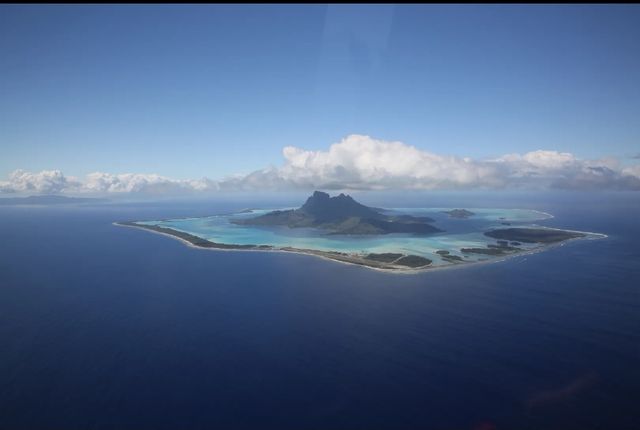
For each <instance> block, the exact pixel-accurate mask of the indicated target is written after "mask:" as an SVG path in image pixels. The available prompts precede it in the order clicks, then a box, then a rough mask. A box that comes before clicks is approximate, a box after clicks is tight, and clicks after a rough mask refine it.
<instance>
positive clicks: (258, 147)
mask: <svg viewBox="0 0 640 430" xmlns="http://www.w3.org/2000/svg"><path fill="white" fill-rule="evenodd" d="M639 42H640V7H639V6H637V5H631V6H572V7H570V6H553V5H537V6H433V5H423V6H408V5H405V6H336V5H334V6H322V5H314V6H240V7H232V6H212V5H205V6H176V5H167V6H48V5H32V6H25V7H22V6H12V5H3V6H0V147H1V151H2V152H1V153H2V156H1V157H0V178H3V177H5V176H7V175H8V174H9V173H10V172H12V171H14V170H15V169H25V170H28V171H34V172H35V171H40V170H47V169H59V170H61V171H63V172H64V173H65V174H66V175H74V176H82V175H86V174H88V173H91V172H95V171H102V172H113V173H125V172H141V173H157V174H160V175H165V176H168V177H172V178H176V179H189V178H201V177H205V176H206V177H209V178H222V177H225V176H227V175H231V174H236V173H249V172H252V171H255V170H257V169H261V168H264V167H265V166H269V165H274V166H280V165H281V164H282V163H283V155H282V149H283V148H284V147H286V146H295V147H298V148H303V149H307V150H327V148H328V147H329V145H330V144H332V143H335V142H339V141H340V140H341V139H343V138H345V137H346V136H348V135H351V134H359V135H369V136H372V137H374V138H376V139H382V140H388V141H396V140H397V141H402V142H404V143H406V144H407V145H412V146H414V147H416V148H418V149H420V150H424V151H429V152H432V153H436V154H444V155H452V156H458V157H472V158H474V159H486V158H495V157H499V156H502V155H504V154H509V153H520V154H524V153H527V152H531V151H536V150H541V149H546V150H553V151H558V152H569V153H572V154H573V155H575V156H576V157H579V158H589V159H595V158H600V157H616V158H617V159H619V160H620V161H621V162H622V163H623V164H625V163H628V162H629V160H630V157H631V156H632V155H635V154H637V153H639V152H640V121H638V118H640V54H639V50H638V43H639Z"/></svg>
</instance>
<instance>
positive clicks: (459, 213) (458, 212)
mask: <svg viewBox="0 0 640 430" xmlns="http://www.w3.org/2000/svg"><path fill="white" fill-rule="evenodd" d="M444 213H446V214H447V215H449V218H469V217H470V216H473V215H475V214H474V213H473V212H471V211H468V210H466V209H452V210H450V211H444Z"/></svg>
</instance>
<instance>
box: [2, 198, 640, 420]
mask: <svg viewBox="0 0 640 430" xmlns="http://www.w3.org/2000/svg"><path fill="white" fill-rule="evenodd" d="M389 199H391V197H390V196H389V195H377V194H374V195H366V196H363V198H362V202H363V203H366V204H371V205H376V206H385V205H386V206H400V205H402V206H403V207H408V206H410V205H412V204H413V205H414V206H416V207H425V206H433V207H465V206H466V207H507V208H513V207H522V208H531V209H537V210H541V211H545V212H549V213H551V214H553V215H555V218H553V219H550V220H546V221H544V222H541V224H542V225H546V226H557V227H561V228H569V229H576V230H585V231H592V232H598V233H605V234H607V235H609V237H608V238H607V239H602V240H592V241H578V242H575V243H569V244H567V245H565V246H562V247H556V248H553V249H550V250H548V251H545V252H542V253H538V254H534V255H526V256H519V257H516V258H513V259H510V260H508V261H505V262H501V263H495V264H487V265H478V266H468V267H463V268H456V269H450V270H442V271H436V272H426V273H421V274H416V275H398V274H385V273H380V272H377V271H372V270H369V269H366V268H362V267H356V266H349V265H344V264H339V263H335V262H331V261H324V260H321V259H318V258H315V257H313V256H304V255H289V254H283V253H259V252H214V251H206V250H199V249H194V248H190V247H187V246H185V245H183V244H182V243H180V242H179V241H177V240H173V239H171V238H168V237H164V236H161V235H157V234H152V233H149V232H146V231H142V230H139V229H133V228H123V227H117V226H114V225H112V222H114V221H122V220H140V219H161V218H172V217H179V216H204V215H212V214H215V213H225V212H229V211H233V210H238V209H241V208H244V207H251V206H255V204H252V202H250V201H242V199H234V200H230V199H228V200H225V199H222V198H220V199H215V200H212V201H210V202H207V201H203V200H200V201H198V202H188V201H186V200H183V201H179V202H169V201H165V202H161V203H126V204H125V203H113V204H95V205H85V206H73V207H68V206H58V207H0V428H1V429H166V428H179V429H213V428H219V429H255V428H273V429H443V430H444V429H478V430H479V429H482V430H488V429H524V430H526V429H638V428H640V195H638V194H633V193H584V194H575V193H554V194H535V195H525V194H522V195H516V194H510V195H503V194H498V193H493V194H488V195H481V194H464V195H462V194H456V195H446V194H436V195H434V196H432V197H429V195H420V198H419V199H416V195H413V194H405V195H403V196H402V197H401V198H400V197H396V198H395V201H389ZM412 199H413V200H412ZM418 200H419V201H418ZM258 203H259V204H261V205H262V206H264V203H265V202H264V201H262V202H258ZM283 203H286V204H287V205H290V206H296V205H298V204H300V203H301V201H300V200H299V198H298V197H296V198H295V199H294V198H292V197H291V198H289V197H288V196H282V195H281V196H280V197H279V201H277V202H275V201H274V207H281V206H282V205H283Z"/></svg>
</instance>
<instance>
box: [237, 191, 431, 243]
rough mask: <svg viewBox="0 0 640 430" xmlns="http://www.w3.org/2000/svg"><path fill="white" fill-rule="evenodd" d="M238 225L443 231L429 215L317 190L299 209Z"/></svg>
mask: <svg viewBox="0 0 640 430" xmlns="http://www.w3.org/2000/svg"><path fill="white" fill-rule="evenodd" d="M231 222H232V223H234V224H239V225H252V226H287V227H289V228H303V227H307V228H308V227H313V228H316V229H320V230H323V231H325V232H326V233H328V234H348V235H376V234H389V233H413V234H421V235H423V234H431V233H437V232H441V231H442V230H440V229H438V228H436V227H434V226H433V225H431V224H430V223H432V222H434V220H433V219H432V218H429V217H415V216H410V215H397V216H393V215H385V214H383V213H381V212H380V210H379V209H374V208H370V207H368V206H365V205H363V204H361V203H358V202H356V201H355V200H354V199H353V198H352V197H351V196H347V195H345V194H340V195H338V196H336V197H330V196H329V194H327V193H323V192H321V191H316V192H314V193H313V195H312V196H311V197H309V198H308V199H307V201H306V202H305V203H304V204H303V205H302V206H301V207H300V208H298V209H290V210H286V211H273V212H269V213H267V214H264V215H260V216H257V217H254V218H248V219H247V218H242V219H234V220H232V221H231Z"/></svg>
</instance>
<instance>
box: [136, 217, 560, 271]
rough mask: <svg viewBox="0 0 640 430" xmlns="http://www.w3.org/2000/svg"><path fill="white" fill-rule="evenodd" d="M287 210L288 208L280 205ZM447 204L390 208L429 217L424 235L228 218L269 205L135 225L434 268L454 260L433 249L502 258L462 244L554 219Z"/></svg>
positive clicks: (482, 243)
mask: <svg viewBox="0 0 640 430" xmlns="http://www.w3.org/2000/svg"><path fill="white" fill-rule="evenodd" d="M284 209H289V208H284ZM450 209H451V208H393V209H385V213H389V214H409V215H422V216H429V217H431V218H433V219H434V220H435V222H434V223H433V225H434V226H436V227H438V228H439V229H441V230H444V231H443V232H442V233H436V234H431V235H427V236H416V235H410V234H386V235H378V236H351V235H349V236H347V235H329V234H326V233H324V232H323V231H322V230H318V229H313V228H308V229H307V228H294V229H292V228H288V227H273V226H269V227H256V226H241V225H236V224H233V223H231V222H230V220H232V219H237V218H249V217H255V216H257V215H260V214H263V213H266V212H269V211H272V210H273V209H252V210H248V211H243V212H239V213H232V214H222V215H212V216H207V217H199V218H179V219H165V220H157V221H139V222H138V224H144V225H156V226H161V227H167V228H171V229H173V230H178V231H181V232H185V233H189V234H192V235H194V236H198V237H201V238H203V239H207V240H210V241H212V242H217V243H224V244H230V245H232V244H234V245H271V246H273V247H276V248H281V247H294V248H306V249H314V250H319V251H339V252H346V253H354V254H365V253H383V252H397V253H403V254H414V255H420V256H423V257H426V258H429V259H431V260H433V263H432V266H445V265H451V264H452V263H450V262H447V261H445V260H443V259H442V258H441V257H440V256H439V255H438V254H436V251H438V250H446V251H449V252H450V253H451V254H453V255H458V256H460V257H462V258H464V261H466V262H477V261H485V260H490V259H499V258H504V257H491V256H487V255H481V254H469V253H462V252H461V251H460V250H461V248H472V247H480V248H484V247H486V246H487V245H489V244H495V243H496V240H495V239H492V238H489V237H487V236H485V235H484V234H483V233H484V232H485V231H488V230H491V229H494V228H507V227H510V226H511V227H516V226H517V227H534V226H535V227H540V226H539V225H536V223H537V222H539V221H543V220H545V219H548V218H552V216H551V215H549V214H547V213H544V212H539V211H535V210H527V209H486V208H468V209H469V210H470V211H472V212H474V213H475V215H473V216H471V217H469V218H466V219H457V218H450V217H449V216H448V215H447V214H445V213H444V211H447V210H450ZM519 247H520V248H522V249H524V250H525V251H532V250H535V249H537V248H540V247H542V245H539V244H525V243H523V244H521V245H519Z"/></svg>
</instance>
